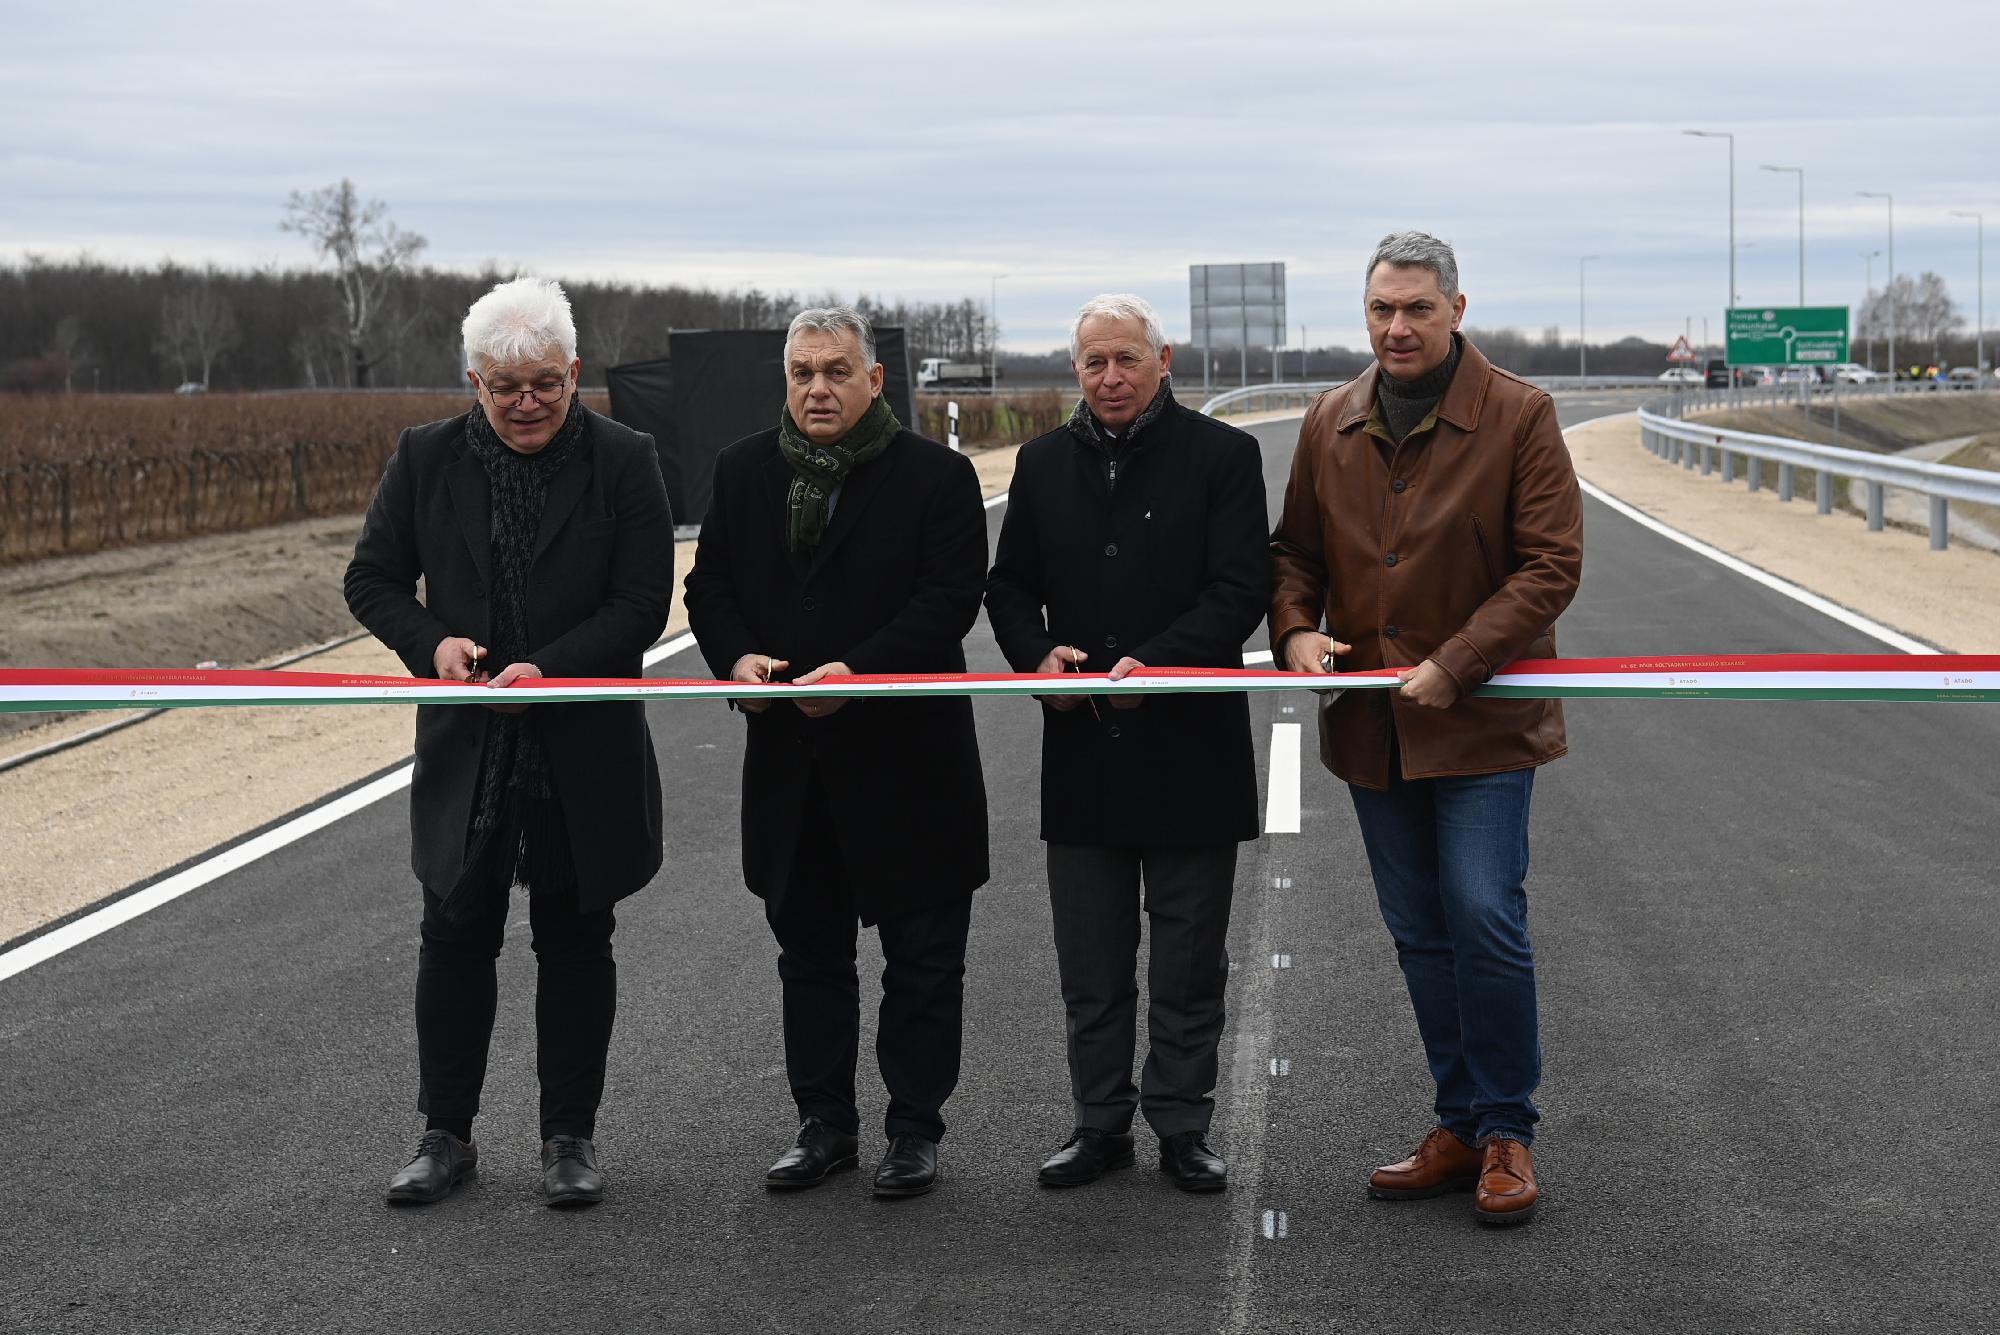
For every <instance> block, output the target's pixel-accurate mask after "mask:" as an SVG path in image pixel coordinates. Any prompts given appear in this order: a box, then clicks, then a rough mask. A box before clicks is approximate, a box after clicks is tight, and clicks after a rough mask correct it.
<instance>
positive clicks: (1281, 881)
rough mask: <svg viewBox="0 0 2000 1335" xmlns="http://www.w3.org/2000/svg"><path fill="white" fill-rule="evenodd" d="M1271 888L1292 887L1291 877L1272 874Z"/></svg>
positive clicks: (1285, 888)
mask: <svg viewBox="0 0 2000 1335" xmlns="http://www.w3.org/2000/svg"><path fill="white" fill-rule="evenodd" d="M1271 888H1272V889H1273V890H1289V889H1291V888H1292V878H1291V877H1289V876H1273V877H1272V878H1271Z"/></svg>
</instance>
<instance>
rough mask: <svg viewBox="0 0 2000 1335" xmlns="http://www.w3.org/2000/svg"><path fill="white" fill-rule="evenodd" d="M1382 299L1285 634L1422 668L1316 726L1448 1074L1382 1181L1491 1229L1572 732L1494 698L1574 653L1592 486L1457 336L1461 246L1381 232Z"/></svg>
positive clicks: (1289, 509) (1281, 540) (1523, 1070)
mask: <svg viewBox="0 0 2000 1335" xmlns="http://www.w3.org/2000/svg"><path fill="white" fill-rule="evenodd" d="M1365 306H1366V310H1367V316H1368V333H1369V340H1370V342H1371V343H1372V344H1373V346H1374V350H1375V357H1376V364H1375V365H1374V366H1371V367H1370V368H1369V369H1368V370H1366V371H1364V372H1362V373H1361V375H1360V376H1359V377H1357V378H1356V379H1354V380H1353V381H1351V382H1349V383H1348V384H1346V385H1343V386H1341V387H1340V388H1338V389H1335V390H1330V391H1328V392H1327V393H1325V394H1322V395H1321V396H1320V397H1319V399H1318V400H1317V401H1316V402H1315V403H1314V404H1313V406H1312V408H1311V410H1310V411H1309V412H1308V413H1307V414H1306V419H1305V423H1304V425H1303V426H1302V427H1301V428H1300V431H1299V445H1298V453H1297V454H1296V456H1295V457H1294V458H1293V461H1292V476H1291V481H1290V483H1289V484H1288V485H1287V487H1286V490H1285V507H1284V515H1283V518H1282V519H1281V520H1280V522H1279V524H1278V528H1277V531H1276V532H1275V533H1274V534H1273V535H1272V541H1271V549H1272V553H1273V556H1274V559H1275V563H1276V574H1275V588H1274V591H1273V593H1272V599H1271V645H1272V650H1273V652H1274V653H1275V654H1276V655H1277V659H1278V662H1279V663H1280V664H1281V665H1283V666H1284V667H1286V668H1287V669H1289V670H1291V671H1294V672H1310V673H1324V672H1328V671H1333V670H1338V669H1364V668H1381V667H1392V668H1399V669H1403V671H1402V673H1401V676H1402V685H1401V686H1400V687H1399V688H1396V689H1393V690H1353V691H1347V692H1345V693H1344V694H1343V693H1335V694H1334V695H1333V696H1331V697H1330V698H1327V699H1324V700H1323V701H1322V703H1321V707H1320V718H1319V724H1320V759H1321V761H1322V762H1323V763H1324V764H1325V765H1326V767H1327V768H1328V769H1330V770H1332V771H1333V772H1334V774H1335V775H1337V776H1338V777H1340V778H1341V779H1344V780H1345V781H1346V782H1347V784H1348V786H1349V791H1350V793H1351V795H1352V797H1353V800H1354V809H1355V814H1356V816H1357V818H1358V819H1359V821H1360V825H1361V834H1362V839H1363V842H1364V843H1365V844H1366V845H1367V849H1368V861H1369V867H1370V870H1371V871H1372V872H1373V874H1374V879H1375V892H1376V898H1377V900H1378V902H1379V903H1380V905H1381V908H1382V917H1383V920H1384V922H1385V923H1387V925H1388V928H1389V933H1390V935H1391V937H1393V938H1394V940H1395V943H1396V955H1397V959H1398V961H1399V962H1400V963H1401V965H1402V969H1403V978H1404V981H1405V982H1406V983H1407V984H1408V986H1409V990H1410V1000H1411V1003H1412V1004H1413V1006H1414V1007H1415V1009H1416V1017H1417V1028H1418V1030H1419V1032H1420V1033H1421V1034H1422V1035H1423V1041H1424V1051H1425V1055H1426V1057H1427V1059H1428V1061H1429V1064H1430V1069H1431V1075H1432V1078H1433V1079H1434V1080H1435V1081H1436V1085H1437V1101H1436V1111H1437V1125H1436V1126H1435V1127H1434V1128H1433V1129H1432V1130H1431V1132H1430V1133H1429V1134H1428V1135H1427V1136H1425V1138H1424V1140H1423V1142H1422V1144H1420V1145H1419V1146H1418V1147H1417V1150H1416V1152H1415V1153H1414V1154H1412V1155H1411V1157H1410V1158H1408V1159H1405V1160H1403V1161H1402V1162H1400V1163H1396V1164H1391V1165H1389V1166H1387V1167H1384V1168H1379V1169H1377V1170H1375V1172H1374V1174H1373V1175H1372V1176H1371V1177H1370V1178H1369V1183H1368V1190H1369V1194H1371V1195H1373V1196H1376V1197H1378V1198H1380V1199H1384V1200H1409V1199H1415V1198H1419V1197H1428V1196H1437V1195H1441V1194H1443V1193H1445V1192H1447V1191H1468V1190H1471V1191H1475V1192H1476V1195H1475V1197H1474V1207H1475V1210H1476V1212H1477V1215H1478V1217H1479V1218H1480V1219H1481V1220H1484V1221H1486V1222H1489V1223H1521V1222H1524V1221H1526V1220H1527V1219H1528V1218H1529V1217H1530V1216H1531V1215H1532V1214H1533V1213H1534V1209H1535V1204H1536V1201H1537V1199H1538V1197H1539V1188H1538V1187H1537V1185H1536V1182H1535V1170H1534V1159H1533V1156H1532V1154H1531V1152H1530V1150H1529V1146H1530V1145H1531V1144H1532V1143H1533V1141H1534V1128H1535V1123H1536V1121H1537V1119H1538V1117H1539V1113H1538V1112H1537V1111H1536V1108H1535V1105H1534V1102H1533V1099H1532V1096H1533V1094H1534V1090H1535V1087H1536V1085H1537V1084H1539V1083H1540V1080H1541V1042H1540V1038H1539V1034H1538V1026H1537V1021H1536V1007H1535V961H1534V948H1533V946H1532V944H1531V943H1530V941H1529V938H1528V915H1527V893H1526V890H1525V881H1526V878H1527V872H1528V807H1529V798H1530V795H1531V793H1532V791H1533V787H1534V774H1535V767H1536V766H1538V765H1541V764H1543V763H1545V762H1547V761H1550V760H1554V759H1555V758H1556V757H1558V756H1560V755H1562V754H1563V753H1564V752H1565V751H1566V750H1567V749H1568V743H1567V740H1566V738H1565V736H1564V733H1563V716H1562V706H1561V705H1560V704H1558V703H1557V702H1555V701H1553V700H1505V699H1492V698H1487V697H1482V696H1478V695H1476V694H1475V692H1476V691H1477V690H1478V688H1479V687H1480V686H1481V685H1482V684H1483V683H1485V681H1486V680H1487V679H1488V678H1489V677H1491V676H1492V675H1493V674H1494V673H1495V672H1497V671H1499V670H1500V669H1501V668H1503V667H1505V666H1506V665H1507V664H1508V663H1509V662H1511V661H1512V660H1514V659H1516V658H1552V657H1554V656H1555V652H1556V648H1555V621H1556V618H1557V617H1558V616H1560V615H1561V614H1562V611H1563V609H1564V608H1566V607H1568V606H1569V602H1570V599H1571V598H1573V597H1574V596H1575V595H1576V588H1577V583H1578V581H1579V579H1580V578H1581V576H1582V573H1583V511H1582V499H1581V496H1580V495H1579V492H1578V488H1577V484H1576V474H1575V472H1574V471H1573V470H1572V468H1571V466H1570V459H1569V451H1568V450H1567V448H1566V447H1565V446H1564V444H1563V439H1562V432H1561V429H1560V428H1559V426H1558V425H1557V422H1556V412H1555V404H1554V403H1553V401H1552V400H1551V399H1550V398H1549V396H1548V395H1547V394H1545V393H1543V392H1542V391H1541V390H1539V389H1537V388H1535V387H1534V386H1533V385H1530V384H1528V383H1527V382H1526V381H1524V380H1521V379H1519V378H1518V377H1515V376H1512V375H1509V374H1508V373H1507V372H1505V371H1502V370H1500V369H1499V368H1497V367H1495V366H1494V365H1493V364H1492V363H1490V362H1488V361H1487V360H1486V358H1484V357H1483V356H1481V355H1480V353H1479V350H1478V349H1477V348H1475V347H1473V346H1472V344H1471V343H1469V342H1467V341H1466V340H1465V338H1464V336H1463V335H1461V334H1460V333H1459V332H1458V326H1459V322H1460V321H1461V320H1462V319H1463V318H1464V315H1465V296H1464V294H1463V293H1461V292H1460V291H1459V290H1458V262H1457V259H1456V257H1455V256H1454V255H1453V254H1452V250H1451V247H1450V246H1448V245H1446V244H1445V243H1444V242H1442V241H1440V240H1438V239H1437V238H1435V237H1432V236H1427V235H1425V234H1424V233H1422V232H1401V233H1396V234H1393V235H1391V236H1387V237H1384V238H1383V239H1382V243H1381V244H1380V245H1379V246H1377V247H1376V249H1375V254H1374V256H1373V258H1371V259H1370V261H1369V265H1368V275H1367V293H1366V297H1365ZM1322 627H1324V630H1325V632H1327V633H1322Z"/></svg>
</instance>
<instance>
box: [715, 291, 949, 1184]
mask: <svg viewBox="0 0 2000 1335" xmlns="http://www.w3.org/2000/svg"><path fill="white" fill-rule="evenodd" d="M785 373H786V377H787V392H786V406H785V409H784V411H783V413H782V414H781V418H780V423H779V425H778V426H777V427H776V428H774V429H772V430H769V431H764V432H760V433H759V434H757V435H754V436H749V437H746V438H745V439H743V440H739V441H737V442H736V443H735V444H733V445H731V446H729V447H728V448H727V449H725V450H723V451H722V453H721V454H720V455H719V456H717V458H716V463H715V482H714V493H713V496H712V498H711V500H710V502H709V510H708V516H707V518H706V519H704V520H703V521H702V527H701V543H700V546H699V547H698V548H697V549H696V551H695V560H694V568H693V569H692V570H691V571H690V572H689V574H688V579H687V605H688V617H689V623H690V625H691V627H692V628H693V630H694V634H695V638H696V640H697V641H698V642H699V643H700V645H701V650H702V654H703V655H704V656H705V657H706V658H707V660H708V664H709V667H710V668H711V669H712V670H713V671H714V673H715V675H716V676H718V677H722V678H727V679H729V680H733V681H740V682H767V681H785V680H791V681H796V682H801V683H812V682H817V681H821V680H824V679H826V678H828V677H838V676H847V675H851V674H856V673H897V672H963V671H965V652H964V648H963V641H964V639H965V634H966V632H967V631H968V630H970V629H971V628H972V623H973V622H974V621H975V620H976V619H977V618H978V616H979V598H980V588H981V584H982V581H983V579H984V577H985V567H986V512H985V507H984V505H983V504H982V503H981V500H980V494H979V481H978V478H977V476H976V475H975V474H974V472H973V469H972V465H971V463H970V462H969V461H967V460H966V459H965V458H964V457H963V456H962V455H959V454H957V453H955V452H953V451H951V450H948V449H946V448H945V447H944V446H942V445H940V444H938V443H937V442H935V441H931V440H926V439H925V438H924V437H922V436H920V435H918V434H917V433H915V432H914V431H909V430H906V429H904V428H903V427H902V426H901V425H900V424H899V423H898V422H897V421H896V418H895V414H894V413H893V412H891V411H890V409H889V405H888V403H887V401H886V400H884V399H883V397H882V366H881V364H880V363H879V362H877V361H876V360H875V347H874V336H873V333H872V331H871V330H870V328H869V325H868V322H867V320H866V319H865V318H864V317H863V316H862V315H860V314H859V313H858V312H856V311H854V310H853V309H851V308H849V307H845V306H830V307H820V308H815V309H812V310H807V311H803V312H801V313H800V314H799V315H798V317H797V318H795V319H794V320H793V321H792V326H791V329H790V331H789V332H788V334H787V335H786V339H785ZM740 707H741V708H742V710H743V712H744V716H745V719H746V722H747V735H746V739H745V745H744V753H743V805H742V820H743V874H744V879H745V881H746V882H747V883H748V884H749V887H750V889H751V891H752V892H754V893H755V894H757V895H758V896H759V897H761V898H762V899H763V901H764V914H765V917H766V919H767V920H768V921H769V923H770V925H771V931H772V934H773V935H774V936H775V937H776V938H777V942H778V947H779V954H778V977H779V979H780V980H781V982H782V985H783V988H784V1030H785V1071H786V1075H787V1077H788V1078H789V1080H790V1082H791V1088H792V1098H793V1100H794V1101H795V1102H796V1103H797V1105H798V1114H799V1120H800V1127H799V1131H798V1137H797V1140H796V1143H795V1144H794V1145H793V1147H792V1149H790V1150H789V1151H787V1152H786V1153H785V1154H784V1156H783V1157H781V1158H780V1159H779V1160H778V1162H777V1163H776V1164H774V1165H773V1166H772V1167H771V1169H770V1171H769V1172H768V1173H767V1174H766V1175H765V1183H766V1185H767V1186H769V1187H771V1188H773V1189H778V1190H783V1189H789V1188H799V1187H810V1186H814V1185H817V1184H818V1183H820V1182H821V1181H824V1180H825V1178H826V1176H827V1175H828V1174H829V1173H831V1172H835V1171H838V1170H840V1169H844V1168H852V1167H854V1166H856V1165H857V1164H858V1163H859V1161H860V1160H859V1143H858V1140H857V1136H858V1133H859V1129H860V1117H859V1114H858V1112H857V1110H856V1106H855V1095H854V1068H855V1060H856V1051H857V1048H858V1045H859V1036H860V1028H861V1016H860V1009H859V1006H860V1002H859V997H860V989H859V984H858V981H857V978H856V975H855V966H854V959H855V944H856V940H857V936H858V930H857V923H859V924H861V925H870V926H874V927H875V928H876V929H877V930H878V931H879V933H880V935H881V940H882V953H883V955H884V957H885V959H886V962H887V967H886V968H885V970H884V971H883V975H882V1010H881V1016H880V1021H879V1025H878V1029H877V1034H876V1043H875V1053H876V1058H877V1060H878V1062H879V1063H880V1065H881V1069H882V1081H883V1084H884V1085H886V1086H887V1088H888V1092H889V1106H888V1112H887V1116H886V1118H885V1119H884V1130H885V1131H886V1133H887V1135H888V1138H889V1145H888V1150H887V1152H886V1153H885V1154H884V1156H883V1158H882V1161H881V1164H880V1167H879V1168H878V1170H877V1172H876V1175H875V1184H874V1190H875V1194H877V1195H878V1196H913V1195H920V1194H922V1193H924V1192H927V1191H929V1190H930V1189H931V1188H932V1187H933V1186H934V1185H935V1184H936V1182H937V1180H938V1172H937V1143H938V1141H939V1139H941V1138H942V1137H943V1135H944V1129H945V1124H944V1117H943V1111H942V1110H943V1107H944V1102H945V1100H946V1098H948V1097H949V1096H950V1094H951V1092H952V1090H953V1088H954V1087H955V1086H956V1085H957V1083H958V1063H959V1041H960V1027H961V1018H962V993H963V982H964V976H965V938H966V930H967V927H968V926H969V924H970V921H971V913H972V892H973V891H974V890H975V889H977V888H978V887H979V886H981V885H983V884H984V883H985V881H986V876H987V866H986V787H985V782H984V780H983V778H982V776H981V773H980V767H979V743H978V739H977V738H976V736H975V735H974V733H973V726H972V702H971V701H970V700H969V699H966V698H965V697H962V696H961V697H956V698H933V699H913V700H880V699H855V700H838V699H799V700H797V701H791V700H780V701H773V702H765V701H744V702H742V704H741V706H740Z"/></svg>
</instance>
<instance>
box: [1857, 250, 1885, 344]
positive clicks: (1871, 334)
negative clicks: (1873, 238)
mask: <svg viewBox="0 0 2000 1335" xmlns="http://www.w3.org/2000/svg"><path fill="white" fill-rule="evenodd" d="M1881 253H1882V252H1881V251H1879V250H1864V251H1862V252H1861V258H1862V259H1864V260H1866V261H1867V262H1868V268H1867V274H1868V288H1867V290H1866V291H1865V292H1864V293H1863V294H1862V298H1861V308H1862V309H1863V310H1867V309H1868V302H1869V300H1870V299H1871V298H1873V297H1874V295H1875V257H1876V256H1877V255H1880V254H1881ZM1863 355H1864V356H1866V357H1867V359H1868V369H1869V370H1871V371H1872V370H1874V369H1875V322H1874V321H1872V320H1871V321H1869V323H1868V351H1867V352H1866V353H1864V354H1863Z"/></svg>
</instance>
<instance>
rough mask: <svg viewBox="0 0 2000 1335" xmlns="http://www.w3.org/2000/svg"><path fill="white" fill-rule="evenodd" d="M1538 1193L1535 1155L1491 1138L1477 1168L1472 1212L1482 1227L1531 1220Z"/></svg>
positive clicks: (1516, 1144)
mask: <svg viewBox="0 0 2000 1335" xmlns="http://www.w3.org/2000/svg"><path fill="white" fill-rule="evenodd" d="M1541 1198H1542V1189H1541V1188H1540V1187H1538V1186H1536V1185H1535V1155H1534V1152H1533V1151H1532V1150H1530V1149H1529V1148H1528V1147H1527V1146H1526V1145H1523V1144H1522V1143H1521V1142H1520V1141H1518V1140H1509V1139H1507V1138H1506V1137H1504V1136H1495V1137H1494V1138H1493V1139H1491V1140H1489V1141H1487V1142H1486V1153H1485V1157H1484V1158H1482V1159H1481V1160H1480V1164H1479V1190H1478V1192H1477V1193H1476V1194H1474V1196H1473V1198H1472V1208H1473V1212H1474V1213H1475V1214H1477V1215H1478V1216H1479V1222H1480V1223H1482V1224H1525V1223H1527V1222H1528V1221H1529V1220H1530V1219H1532V1218H1534V1217H1535V1204H1536V1202H1538V1201H1540V1200H1541Z"/></svg>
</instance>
